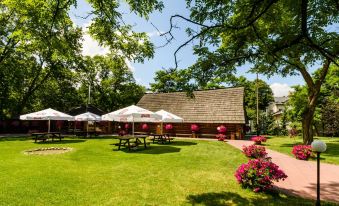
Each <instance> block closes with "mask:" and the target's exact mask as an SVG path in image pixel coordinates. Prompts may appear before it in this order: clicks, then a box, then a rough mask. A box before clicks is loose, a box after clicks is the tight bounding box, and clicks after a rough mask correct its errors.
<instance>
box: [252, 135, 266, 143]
mask: <svg viewBox="0 0 339 206" xmlns="http://www.w3.org/2000/svg"><path fill="white" fill-rule="evenodd" d="M251 140H252V141H253V142H254V144H256V145H261V143H262V142H266V141H267V139H266V138H265V137H264V136H253V137H252V138H251Z"/></svg>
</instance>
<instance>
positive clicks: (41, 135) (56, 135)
mask: <svg viewBox="0 0 339 206" xmlns="http://www.w3.org/2000/svg"><path fill="white" fill-rule="evenodd" d="M31 135H32V136H33V139H34V142H37V141H38V140H42V141H43V142H45V141H46V140H47V139H48V138H49V137H51V138H52V142H53V141H54V138H56V139H59V141H61V139H62V138H64V137H62V136H61V132H34V133H32V134H31Z"/></svg>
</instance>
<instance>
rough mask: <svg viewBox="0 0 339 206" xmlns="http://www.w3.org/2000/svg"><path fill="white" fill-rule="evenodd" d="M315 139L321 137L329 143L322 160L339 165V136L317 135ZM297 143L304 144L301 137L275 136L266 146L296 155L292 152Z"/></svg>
mask: <svg viewBox="0 0 339 206" xmlns="http://www.w3.org/2000/svg"><path fill="white" fill-rule="evenodd" d="M314 139H320V140H322V141H324V142H326V144H327V150H326V152H324V153H322V154H321V161H323V162H327V163H331V164H338V165H339V138H338V137H333V138H330V137H315V138H314ZM297 144H302V138H301V137H295V138H290V137H286V136H284V137H275V136H274V137H272V138H269V139H268V140H267V142H266V143H265V146H267V147H268V148H269V149H272V150H276V151H279V152H282V153H285V154H288V155H290V156H293V157H294V155H293V154H292V148H293V146H294V145H297Z"/></svg>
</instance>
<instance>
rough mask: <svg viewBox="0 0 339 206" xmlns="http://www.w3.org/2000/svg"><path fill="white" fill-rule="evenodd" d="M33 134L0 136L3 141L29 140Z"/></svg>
mask: <svg viewBox="0 0 339 206" xmlns="http://www.w3.org/2000/svg"><path fill="white" fill-rule="evenodd" d="M31 139H32V138H31V136H22V137H0V142H1V141H27V140H31Z"/></svg>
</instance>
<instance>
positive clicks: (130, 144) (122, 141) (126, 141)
mask: <svg viewBox="0 0 339 206" xmlns="http://www.w3.org/2000/svg"><path fill="white" fill-rule="evenodd" d="M146 138H147V136H119V137H117V139H119V143H118V144H116V145H117V146H118V147H119V148H118V150H120V147H121V146H123V147H127V148H128V150H131V148H135V147H138V146H139V145H141V144H143V145H144V148H145V149H146ZM133 139H135V141H131V140H133ZM140 139H143V142H142V141H141V140H140Z"/></svg>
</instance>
